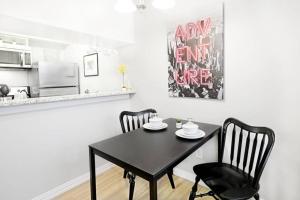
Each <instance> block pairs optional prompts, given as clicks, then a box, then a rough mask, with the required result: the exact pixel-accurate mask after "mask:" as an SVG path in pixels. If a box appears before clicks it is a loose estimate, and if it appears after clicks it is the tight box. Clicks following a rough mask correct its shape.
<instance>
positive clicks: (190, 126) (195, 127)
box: [182, 122, 199, 134]
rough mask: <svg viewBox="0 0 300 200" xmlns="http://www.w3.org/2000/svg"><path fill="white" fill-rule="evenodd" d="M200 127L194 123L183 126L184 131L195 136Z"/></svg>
mask: <svg viewBox="0 0 300 200" xmlns="http://www.w3.org/2000/svg"><path fill="white" fill-rule="evenodd" d="M198 128H199V126H198V125H197V124H195V123H193V122H187V123H185V124H183V125H182V129H183V131H184V132H185V133H187V134H195V133H197V130H198Z"/></svg>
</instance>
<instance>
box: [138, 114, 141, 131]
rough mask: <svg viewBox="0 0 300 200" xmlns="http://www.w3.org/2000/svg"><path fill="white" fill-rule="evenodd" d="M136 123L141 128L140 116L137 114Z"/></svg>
mask: <svg viewBox="0 0 300 200" xmlns="http://www.w3.org/2000/svg"><path fill="white" fill-rule="evenodd" d="M137 125H138V128H141V124H140V116H139V115H138V116H137Z"/></svg>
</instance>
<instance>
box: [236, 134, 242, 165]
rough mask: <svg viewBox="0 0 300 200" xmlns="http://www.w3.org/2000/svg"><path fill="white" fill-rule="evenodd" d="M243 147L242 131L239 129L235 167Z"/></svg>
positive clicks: (239, 159) (238, 162)
mask: <svg viewBox="0 0 300 200" xmlns="http://www.w3.org/2000/svg"><path fill="white" fill-rule="evenodd" d="M242 145H243V129H241V132H240V136H239V146H238V154H237V158H236V166H237V167H239V165H240V161H241V151H242Z"/></svg>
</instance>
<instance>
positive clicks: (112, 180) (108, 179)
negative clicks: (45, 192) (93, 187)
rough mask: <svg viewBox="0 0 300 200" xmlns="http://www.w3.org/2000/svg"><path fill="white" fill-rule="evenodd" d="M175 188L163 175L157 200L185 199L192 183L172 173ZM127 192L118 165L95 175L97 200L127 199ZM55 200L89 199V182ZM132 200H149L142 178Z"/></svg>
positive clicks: (211, 199)
mask: <svg viewBox="0 0 300 200" xmlns="http://www.w3.org/2000/svg"><path fill="white" fill-rule="evenodd" d="M174 181H175V185H176V189H175V190H173V189H172V187H171V185H170V183H169V179H168V177H167V176H164V177H163V178H162V179H161V180H159V182H158V199H159V200H187V199H188V196H189V193H190V191H191V188H192V185H193V183H192V182H190V181H187V180H185V179H182V178H180V177H177V176H175V175H174ZM198 191H200V192H206V191H207V189H206V188H204V187H199V190H198ZM128 192H129V183H128V180H127V179H123V170H122V169H121V168H119V167H113V168H112V169H110V170H108V171H107V172H105V173H103V174H101V175H99V176H97V194H98V198H97V199H98V200H127V199H128ZM55 200H90V185H89V182H86V183H83V184H81V185H79V186H78V187H76V188H74V189H72V190H70V191H68V192H66V193H64V194H62V195H60V196H58V197H57V198H55ZM134 200H149V186H148V182H147V181H145V180H143V179H142V178H139V177H137V178H136V184H135V192H134ZM201 200H213V198H211V197H205V198H202V199H201Z"/></svg>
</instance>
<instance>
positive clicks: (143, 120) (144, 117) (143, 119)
mask: <svg viewBox="0 0 300 200" xmlns="http://www.w3.org/2000/svg"><path fill="white" fill-rule="evenodd" d="M145 123H146V122H145V115H143V124H145Z"/></svg>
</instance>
